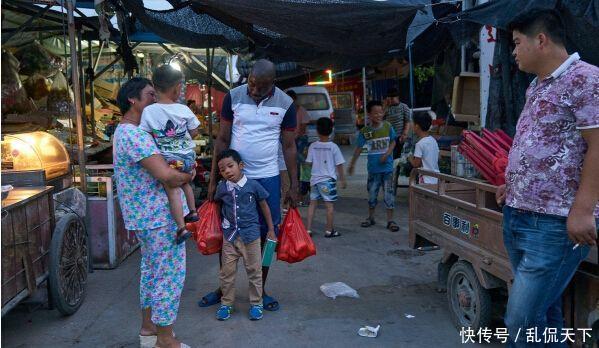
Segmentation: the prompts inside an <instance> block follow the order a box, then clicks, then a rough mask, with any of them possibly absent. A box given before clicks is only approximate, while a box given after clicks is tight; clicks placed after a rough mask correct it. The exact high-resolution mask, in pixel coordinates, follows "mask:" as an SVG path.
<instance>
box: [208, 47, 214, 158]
mask: <svg viewBox="0 0 599 348" xmlns="http://www.w3.org/2000/svg"><path fill="white" fill-rule="evenodd" d="M212 54H214V48H213V49H212ZM206 63H207V64H206V66H207V67H208V74H207V75H208V81H207V85H206V86H207V87H208V134H210V136H209V138H208V144H209V145H210V148H212V55H211V53H210V49H209V48H206Z"/></svg>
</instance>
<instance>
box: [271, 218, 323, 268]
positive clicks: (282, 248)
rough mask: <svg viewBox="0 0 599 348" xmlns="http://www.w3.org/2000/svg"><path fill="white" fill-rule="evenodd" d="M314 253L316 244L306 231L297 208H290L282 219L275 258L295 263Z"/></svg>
mask: <svg viewBox="0 0 599 348" xmlns="http://www.w3.org/2000/svg"><path fill="white" fill-rule="evenodd" d="M312 255H316V246H315V245H314V242H313V241H312V237H310V235H309V234H308V231H306V227H304V223H303V222H302V217H301V216H300V214H299V211H298V210H297V208H291V209H289V211H288V212H287V216H285V220H283V224H282V226H281V233H280V236H279V249H278V251H277V260H281V261H285V262H287V263H295V262H300V261H303V260H304V259H306V258H308V257H310V256H312Z"/></svg>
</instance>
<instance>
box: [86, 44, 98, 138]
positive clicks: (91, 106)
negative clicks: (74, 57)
mask: <svg viewBox="0 0 599 348" xmlns="http://www.w3.org/2000/svg"><path fill="white" fill-rule="evenodd" d="M87 45H88V46H89V47H88V49H87V80H88V81H89V94H90V100H89V109H90V110H89V112H90V125H91V128H92V130H91V132H92V136H95V135H96V118H95V117H96V116H95V109H94V108H95V106H94V97H95V95H94V67H93V65H92V64H93V60H94V56H93V53H92V40H87Z"/></svg>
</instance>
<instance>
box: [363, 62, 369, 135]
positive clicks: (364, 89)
mask: <svg viewBox="0 0 599 348" xmlns="http://www.w3.org/2000/svg"><path fill="white" fill-rule="evenodd" d="M362 90H363V93H364V97H363V100H362V107H363V108H364V126H366V124H367V123H368V112H367V111H366V67H362Z"/></svg>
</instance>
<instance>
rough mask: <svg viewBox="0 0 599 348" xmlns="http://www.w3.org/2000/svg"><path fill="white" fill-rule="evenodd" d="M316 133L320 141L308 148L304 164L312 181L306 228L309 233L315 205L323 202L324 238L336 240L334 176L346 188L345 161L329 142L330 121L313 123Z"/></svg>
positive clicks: (331, 129)
mask: <svg viewBox="0 0 599 348" xmlns="http://www.w3.org/2000/svg"><path fill="white" fill-rule="evenodd" d="M316 131H317V132H318V138H319V141H316V142H314V143H312V144H311V145H310V147H309V148H308V157H307V158H306V162H307V163H311V164H312V177H311V178H310V186H311V189H310V206H309V207H308V223H307V225H306V228H307V229H308V233H309V234H310V235H312V232H311V230H310V228H311V226H312V219H313V218H314V211H315V210H316V207H317V206H318V201H319V200H323V201H324V205H325V207H326V209H327V225H326V232H325V235H324V236H325V237H326V238H332V237H339V236H340V235H341V234H340V233H339V232H337V231H335V229H334V228H333V215H334V206H333V204H334V202H335V201H337V175H339V181H340V183H341V188H345V187H346V183H345V175H344V173H343V163H345V159H344V158H343V155H342V154H341V150H339V146H337V144H335V143H333V142H331V140H330V139H329V136H330V135H331V133H332V132H333V121H331V119H330V118H326V117H322V118H319V119H318V121H317V122H316Z"/></svg>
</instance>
